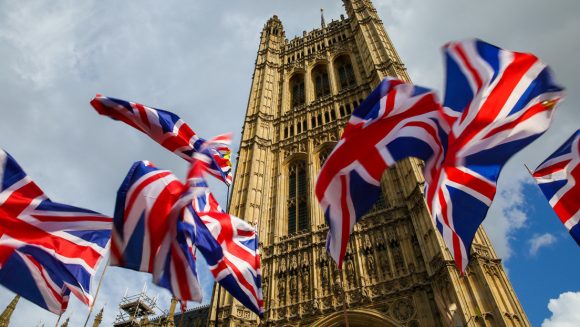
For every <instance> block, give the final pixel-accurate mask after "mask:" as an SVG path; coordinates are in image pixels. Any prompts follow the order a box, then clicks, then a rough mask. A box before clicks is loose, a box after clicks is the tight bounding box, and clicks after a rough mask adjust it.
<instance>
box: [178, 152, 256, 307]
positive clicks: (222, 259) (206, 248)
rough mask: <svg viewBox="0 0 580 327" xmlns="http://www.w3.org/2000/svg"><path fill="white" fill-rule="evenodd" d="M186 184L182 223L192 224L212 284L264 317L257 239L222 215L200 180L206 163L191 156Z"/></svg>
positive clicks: (244, 226) (237, 220)
mask: <svg viewBox="0 0 580 327" xmlns="http://www.w3.org/2000/svg"><path fill="white" fill-rule="evenodd" d="M195 158H196V159H197V160H195V161H194V162H193V164H192V167H191V170H190V174H189V179H188V183H189V186H190V192H189V194H188V196H187V199H188V200H189V199H191V200H192V202H191V205H189V206H188V207H187V208H186V209H187V210H185V211H184V216H186V217H185V218H184V219H183V220H184V221H188V222H193V224H194V226H195V230H196V243H195V245H196V246H197V248H198V249H199V251H200V252H201V253H202V254H203V256H204V258H205V260H206V261H207V263H208V265H209V269H210V271H211V273H212V275H213V276H214V278H215V279H216V281H217V282H218V283H219V284H220V285H221V286H223V288H225V289H226V290H227V291H228V292H229V293H230V294H231V295H232V296H233V297H234V298H236V299H237V300H238V301H240V303H242V304H243V305H245V306H246V307H247V308H249V309H250V310H252V311H253V312H255V313H256V314H257V315H259V316H260V317H262V316H263V313H264V301H263V298H262V274H261V272H260V255H259V251H258V236H257V234H256V231H255V230H254V228H253V227H252V226H251V225H250V224H248V223H247V222H245V221H243V220H242V219H240V218H238V217H235V216H232V215H230V214H228V213H226V212H224V211H223V210H222V209H221V207H220V206H219V204H218V202H217V201H216V199H215V198H214V196H213V195H212V193H211V192H210V190H209V188H208V185H207V182H206V180H205V178H204V176H203V173H204V171H206V169H207V165H208V163H209V159H208V158H207V157H206V158H204V157H203V155H201V154H198V155H196V156H195Z"/></svg>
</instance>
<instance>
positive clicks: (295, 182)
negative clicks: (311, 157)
mask: <svg viewBox="0 0 580 327" xmlns="http://www.w3.org/2000/svg"><path fill="white" fill-rule="evenodd" d="M288 175H289V176H288V177H289V189H288V234H294V233H296V232H299V231H303V230H309V229H310V217H309V214H308V174H307V173H306V163H305V162H304V161H303V160H297V161H294V162H293V163H291V164H290V167H289V169H288Z"/></svg>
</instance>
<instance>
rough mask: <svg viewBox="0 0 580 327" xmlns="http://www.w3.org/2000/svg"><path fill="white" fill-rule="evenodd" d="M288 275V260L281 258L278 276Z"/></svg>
mask: <svg viewBox="0 0 580 327" xmlns="http://www.w3.org/2000/svg"><path fill="white" fill-rule="evenodd" d="M285 273H286V259H284V258H280V267H279V268H278V275H284V274H285Z"/></svg>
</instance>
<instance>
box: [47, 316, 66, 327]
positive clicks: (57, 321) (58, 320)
mask: <svg viewBox="0 0 580 327" xmlns="http://www.w3.org/2000/svg"><path fill="white" fill-rule="evenodd" d="M61 317H62V313H61V314H59V315H58V319H57V320H56V324H55V325H54V327H58V323H59V322H60V318H61ZM43 325H44V324H43Z"/></svg>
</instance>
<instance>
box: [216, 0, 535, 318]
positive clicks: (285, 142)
mask: <svg viewBox="0 0 580 327" xmlns="http://www.w3.org/2000/svg"><path fill="white" fill-rule="evenodd" d="M343 3H344V7H345V10H346V17H344V16H343V15H341V17H340V19H339V20H333V21H331V22H329V23H326V22H325V21H324V18H322V21H321V26H320V28H316V29H314V30H311V31H310V32H304V33H303V35H302V36H300V37H295V38H293V39H292V40H288V39H287V38H286V35H285V32H284V27H283V24H282V22H281V20H280V19H279V18H278V17H277V16H273V17H272V18H271V19H269V20H268V22H267V23H266V24H265V26H264V28H263V30H262V32H261V37H260V44H259V48H258V54H257V58H256V63H255V64H256V66H255V70H254V74H253V80H252V86H251V90H250V96H249V101H248V106H247V112H246V117H245V121H244V126H243V132H242V139H241V145H240V150H239V154H238V160H237V169H236V174H235V179H234V185H233V191H232V195H231V199H232V200H231V204H230V207H229V209H230V213H232V214H234V215H236V216H238V217H242V218H244V219H245V220H247V221H249V222H251V223H254V224H256V225H257V226H258V229H259V235H260V242H261V248H260V251H261V255H262V275H263V294H264V302H265V318H264V319H263V320H262V321H261V325H262V326H342V325H344V324H345V316H346V319H348V324H349V325H350V326H365V327H368V326H412V327H418V326H529V325H530V324H529V322H528V319H527V317H526V315H525V313H524V311H523V309H522V306H521V305H520V303H519V301H518V299H517V297H516V294H515V292H514V290H513V288H512V286H511V284H510V282H509V280H508V278H507V276H506V273H505V270H504V269H503V267H502V265H501V262H500V259H499V258H498V257H497V255H496V253H495V251H494V249H493V247H492V245H491V243H490V241H489V239H488V237H487V235H486V233H485V231H484V230H483V229H480V230H479V231H478V233H477V235H476V237H475V239H474V244H473V247H472V253H471V263H470V264H469V266H468V268H467V271H466V273H465V275H463V276H461V275H460V273H459V271H458V270H457V268H456V267H455V264H454V262H453V260H452V258H451V255H450V253H449V251H448V250H447V248H446V247H445V245H444V243H443V240H442V238H441V236H440V235H439V233H438V232H437V231H436V230H435V228H434V226H433V223H432V221H431V218H430V215H429V211H428V209H427V205H426V203H425V200H424V198H423V193H422V192H423V191H422V190H423V183H424V179H423V176H422V167H423V163H422V162H421V161H419V160H415V159H409V160H404V161H402V162H399V163H398V164H397V165H396V167H394V168H392V169H389V170H387V171H386V173H385V174H384V176H383V179H382V181H381V187H382V196H381V198H380V200H379V201H378V202H377V203H376V205H375V206H374V208H373V209H372V210H371V211H370V213H368V214H367V215H366V216H365V217H364V218H363V219H362V220H361V221H360V222H359V223H358V224H357V225H356V226H355V229H354V233H353V234H352V236H351V238H350V242H349V246H348V249H347V254H346V258H345V261H344V264H343V270H342V271H339V270H337V267H336V264H335V263H334V262H333V261H332V259H331V258H330V257H329V256H328V255H327V253H326V248H325V240H326V234H327V231H328V227H327V225H326V223H325V220H324V216H323V213H322V211H321V209H320V207H319V206H318V203H317V201H316V198H315V195H314V188H315V182H316V176H317V175H318V172H319V170H320V167H321V166H322V164H323V163H324V160H325V159H326V157H327V156H328V154H329V153H330V151H331V150H332V148H333V147H334V145H335V144H336V142H337V141H338V140H339V138H340V135H341V133H342V130H343V128H344V126H345V125H346V123H347V121H348V119H349V116H350V114H351V113H352V111H353V110H354V108H356V107H357V106H358V105H359V104H360V103H361V101H362V100H363V99H364V98H365V97H366V96H367V95H368V94H369V93H370V92H371V90H373V89H374V88H375V87H376V86H377V85H378V83H379V82H380V81H381V80H382V79H383V78H384V77H386V76H392V77H396V78H399V79H402V80H404V81H410V78H409V76H408V75H407V72H406V69H405V66H404V65H403V62H402V61H401V59H400V58H399V55H398V54H397V51H396V50H395V47H394V46H393V44H392V42H391V40H390V39H389V36H388V35H387V33H386V31H385V28H384V26H383V23H382V21H381V20H380V18H379V16H378V14H377V11H376V9H375V8H374V6H373V4H372V3H371V1H370V0H343ZM341 281H342V282H341ZM217 294H218V292H217V290H214V296H213V300H212V303H211V306H210V310H209V311H210V313H209V317H208V318H209V320H210V323H211V325H212V326H213V324H214V321H215V317H216V315H217V317H218V323H219V325H220V326H256V325H258V324H259V323H260V320H259V319H258V317H257V316H256V315H255V314H253V313H252V312H251V311H249V310H248V309H247V308H245V307H243V306H242V305H241V304H240V303H239V302H237V301H236V300H235V299H234V298H232V297H231V296H230V295H229V294H227V292H225V291H223V290H222V291H221V292H220V293H219V294H220V295H219V298H218V296H217ZM218 302H219V310H217V309H218V305H217V303H218ZM216 311H217V312H216Z"/></svg>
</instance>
